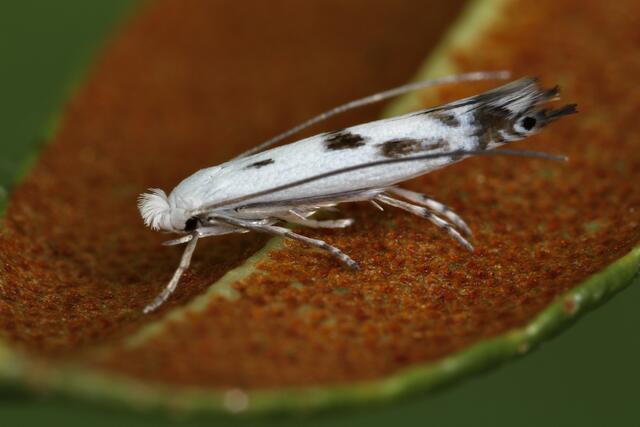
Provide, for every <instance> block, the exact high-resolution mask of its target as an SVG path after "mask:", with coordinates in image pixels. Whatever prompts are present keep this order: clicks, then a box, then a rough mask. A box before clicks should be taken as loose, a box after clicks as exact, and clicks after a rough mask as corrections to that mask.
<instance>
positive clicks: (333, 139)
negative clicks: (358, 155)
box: [324, 129, 365, 150]
mask: <svg viewBox="0 0 640 427" xmlns="http://www.w3.org/2000/svg"><path fill="white" fill-rule="evenodd" d="M324 144H325V147H327V150H348V149H353V148H358V147H362V146H363V145H364V144H365V138H364V137H362V135H358V134H357V133H352V132H349V131H348V130H344V129H342V130H338V131H335V132H331V133H328V134H326V135H325V137H324Z"/></svg>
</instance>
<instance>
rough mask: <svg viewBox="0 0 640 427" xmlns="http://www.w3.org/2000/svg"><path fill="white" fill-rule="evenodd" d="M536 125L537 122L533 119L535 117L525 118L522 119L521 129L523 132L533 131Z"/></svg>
mask: <svg viewBox="0 0 640 427" xmlns="http://www.w3.org/2000/svg"><path fill="white" fill-rule="evenodd" d="M536 123H537V120H536V119H535V117H531V116H527V117H525V118H524V119H522V127H523V128H524V129H525V130H531V129H533V128H534V127H535V125H536Z"/></svg>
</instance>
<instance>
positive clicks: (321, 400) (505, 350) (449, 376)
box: [0, 0, 640, 414]
mask: <svg viewBox="0 0 640 427" xmlns="http://www.w3.org/2000/svg"><path fill="white" fill-rule="evenodd" d="M508 1H509V0H475V1H473V2H472V3H470V4H469V5H468V6H467V8H466V10H465V11H464V13H463V15H462V16H461V18H460V19H459V20H458V22H457V23H456V24H455V25H454V26H453V29H452V30H451V31H450V33H449V34H448V35H447V37H446V38H445V40H444V41H443V43H441V45H440V46H439V47H438V48H437V49H436V50H435V52H434V53H433V55H432V56H431V58H430V59H429V60H428V61H427V62H426V64H425V66H424V67H423V68H422V70H421V71H420V72H419V73H418V77H417V78H419V79H424V78H428V77H430V76H433V75H445V74H450V73H452V72H454V71H455V68H454V66H453V64H452V63H451V62H450V61H449V58H448V56H447V52H451V51H452V50H453V49H455V48H456V47H458V46H464V45H465V44H466V43H467V42H470V41H471V40H472V39H473V38H475V37H479V36H480V34H481V33H482V31H483V30H484V29H485V28H486V26H487V25H489V23H490V22H491V21H492V20H493V19H494V18H495V17H496V16H498V14H499V10H500V8H501V7H502V6H503V5H504V4H506V3H507V2H508ZM92 58H93V57H91V58H89V59H92ZM89 64H90V62H89V61H85V62H84V65H85V66H84V67H82V68H81V69H83V70H85V71H86V70H87V69H88V68H89V67H88V65H89ZM79 75H80V74H79V73H76V74H75V76H76V78H75V79H73V82H74V84H73V85H70V87H72V88H73V89H74V90H75V88H77V87H78V83H79V82H81V79H79V78H77V76H79ZM69 92H70V93H72V91H69ZM417 105H418V97H417V95H409V96H406V97H403V98H402V99H400V100H399V101H398V102H396V103H395V104H393V105H392V106H390V107H389V108H388V109H387V110H386V114H385V115H395V114H398V113H400V112H402V111H406V110H408V109H412V108H414V107H415V106H417ZM54 118H55V120H52V121H51V123H50V125H49V126H48V127H47V128H48V132H47V133H46V134H48V135H51V134H52V133H53V130H55V128H56V127H57V125H58V123H59V114H58V115H55V116H54ZM35 158H36V156H35V155H34V156H32V157H30V158H29V159H28V160H27V161H26V162H25V166H24V167H23V168H22V170H23V171H28V169H29V167H30V166H31V164H33V160H34V159H35ZM24 175H25V174H24V173H23V174H21V175H20V176H19V178H21V177H22V176H24ZM0 203H1V202H0ZM3 210H4V205H3V204H0V214H1V213H2V212H3ZM279 247H280V242H279V239H273V240H272V241H270V242H269V244H268V246H267V247H265V248H264V250H261V251H259V252H258V253H256V254H255V255H254V256H253V257H251V258H250V259H249V260H248V261H247V263H245V264H243V265H242V266H240V267H238V268H237V269H234V270H232V271H230V272H229V273H227V275H225V277H226V278H227V279H226V280H229V277H228V275H229V274H231V277H236V278H237V277H239V276H238V275H240V276H246V275H247V274H249V273H250V272H252V271H253V270H254V269H255V265H256V263H257V262H259V261H260V259H263V258H264V257H267V256H268V254H269V252H270V251H271V250H275V249H277V248H279ZM238 270H241V273H240V272H239V271H238ZM223 280H224V279H223ZM221 281H222V280H221ZM639 282H640V246H639V247H636V248H634V249H632V250H631V251H630V252H629V253H628V254H627V255H625V256H623V257H622V258H620V259H619V260H617V261H615V262H614V263H612V264H611V265H609V266H608V267H606V268H605V269H604V270H602V271H601V272H599V273H596V274H594V275H592V276H591V277H590V278H588V279H587V280H585V281H584V282H582V283H581V284H580V285H578V286H576V287H575V288H574V289H572V290H571V291H569V292H567V293H566V294H564V295H563V296H561V297H559V298H557V299H556V300H555V301H554V302H553V303H551V304H550V305H549V307H547V308H546V309H544V310H543V311H542V312H540V313H539V314H538V315H537V316H536V317H535V318H534V320H533V321H531V322H530V323H528V324H527V325H525V326H523V327H521V328H517V329H514V330H511V331H509V332H507V333H505V334H502V335H500V336H497V337H494V338H491V339H487V340H484V341H481V342H479V343H476V344H474V345H472V346H470V347H469V348H467V349H465V350H461V351H459V352H457V353H454V354H452V355H450V356H447V357H444V358H442V359H440V360H438V361H435V362H430V363H426V364H422V365H417V366H414V367H410V368H406V369H403V370H401V371H400V372H398V373H396V374H393V375H390V376H388V377H385V378H382V379H380V380H374V381H366V382H356V383H352V384H344V385H335V386H320V387H304V388H294V387H291V388H283V389H271V390H255V391H246V392H243V391H240V390H215V389H202V388H200V389H199V388H190V387H176V386H168V385H162V384H152V383H143V382H140V381H137V380H135V379H131V378H128V377H124V376H118V375H115V374H113V373H111V372H99V371H96V370H91V369H89V368H86V367H82V366H80V365H77V364H73V363H63V362H59V363H55V364H54V363H50V362H45V361H42V360H38V359H36V358H35V357H31V356H29V355H26V354H24V353H22V352H21V351H19V350H15V349H12V348H11V347H10V345H9V344H8V343H4V342H2V341H0V390H2V391H10V392H15V391H22V392H25V393H26V394H28V395H31V394H33V390H34V389H35V390H44V391H46V392H47V393H48V395H49V396H50V397H52V398H55V397H62V398H64V399H67V398H71V399H77V400H81V401H95V402H97V403H100V404H115V405H118V406H122V405H124V406H126V407H130V408H137V409H145V410H159V411H163V412H164V411H168V410H170V411H173V410H180V411H181V412H189V413H229V412H243V413H245V414H264V413H270V414H271V413H289V412H300V411H309V410H320V409H328V408H335V407H342V406H356V405H366V404H369V403H372V402H379V401H390V400H394V399H397V398H400V397H402V396H407V395H413V394H417V393H427V392H430V391H433V390H435V389H438V388H440V387H443V386H445V385H448V384H451V383H453V382H455V381H456V380H459V379H461V378H463V377H466V376H468V375H470V374H473V373H477V372H480V371H483V370H486V369H488V368H490V367H493V366H496V365H498V364H500V363H502V362H505V361H507V360H510V359H514V358H515V357H518V356H522V355H524V354H526V353H528V352H529V351H531V350H532V349H534V348H536V347H537V346H538V345H540V344H541V343H542V342H543V341H545V340H547V339H550V338H552V337H553V336H555V335H556V334H558V333H559V332H561V331H562V330H564V329H565V328H566V327H568V326H569V325H571V324H573V323H574V322H575V321H576V320H577V319H578V318H580V317H581V316H582V315H584V314H585V313H587V312H588V311H590V310H592V309H594V308H596V307H598V306H599V305H601V304H603V303H604V302H606V301H607V300H608V299H609V298H611V297H612V296H613V295H615V294H616V293H618V292H620V291H621V290H623V289H625V288H626V287H627V286H629V285H631V284H634V283H639ZM218 283H220V281H219V282H218ZM201 303H202V301H200V303H199V304H201ZM161 322H162V321H161ZM162 323H163V322H162ZM141 338H142V339H144V337H141ZM234 396H235V397H237V396H242V397H246V399H247V401H248V405H247V407H246V408H244V407H234V406H235V405H234V404H233V402H232V399H230V397H234Z"/></svg>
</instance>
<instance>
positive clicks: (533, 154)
mask: <svg viewBox="0 0 640 427" xmlns="http://www.w3.org/2000/svg"><path fill="white" fill-rule="evenodd" d="M474 155H476V156H494V155H503V156H514V157H529V158H534V159H545V160H555V161H567V160H568V157H566V156H559V155H555V154H549V153H544V152H541V151H529V150H508V149H494V150H454V151H449V152H446V153H430V154H423V155H420V156H412V157H404V158H399V159H385V160H378V161H375V162H370V163H364V164H360V165H354V166H349V167H346V168H342V169H336V170H333V171H330V172H325V173H321V174H318V175H314V176H310V177H308V178H303V179H299V180H297V181H293V182H290V183H288V184H283V185H279V186H277V187H273V188H269V189H267V190H263V191H257V192H255V193H251V194H246V195H244V196H240V197H236V198H233V199H228V200H225V201H224V202H220V203H212V204H210V205H206V206H204V207H203V208H200V209H196V210H193V211H190V212H189V213H190V214H191V215H194V216H196V215H202V214H204V213H207V212H211V211H212V210H213V209H218V208H221V207H225V206H230V205H234V204H237V203H240V202H243V201H245V200H249V199H253V198H255V197H260V196H265V195H267V194H273V193H277V192H279V191H284V190H288V189H290V188H294V187H298V186H300V185H304V184H308V183H310V182H313V181H317V180H320V179H324V178H328V177H330V176H335V175H340V174H343V173H349V172H353V171H356V170H360V169H366V168H371V167H375V166H381V165H388V164H393V163H404V162H415V161H420V160H428V159H437V158H440V157H452V158H456V157H460V156H474Z"/></svg>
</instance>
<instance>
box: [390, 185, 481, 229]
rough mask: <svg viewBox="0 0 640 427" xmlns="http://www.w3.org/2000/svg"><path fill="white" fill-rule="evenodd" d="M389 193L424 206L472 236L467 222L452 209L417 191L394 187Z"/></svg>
mask: <svg viewBox="0 0 640 427" xmlns="http://www.w3.org/2000/svg"><path fill="white" fill-rule="evenodd" d="M387 192H388V193H391V194H395V195H397V196H400V197H402V198H404V199H406V200H408V201H410V202H413V203H415V204H418V205H421V206H424V207H426V208H428V209H429V210H430V211H431V212H433V213H434V214H436V215H442V216H443V217H445V218H446V219H447V220H449V222H451V223H452V224H453V225H455V226H456V227H458V228H459V229H460V230H462V232H463V233H464V234H465V235H466V236H471V235H472V233H471V229H470V228H469V226H468V225H467V223H466V222H464V220H463V219H462V218H460V216H459V215H458V214H457V213H455V212H454V211H453V210H452V209H451V208H450V207H448V206H446V205H444V204H442V203H440V202H439V201H437V200H434V199H432V198H431V197H429V196H427V195H425V194H421V193H418V192H416V191H411V190H406V189H404V188H398V187H393V188H390V189H388V190H387Z"/></svg>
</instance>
